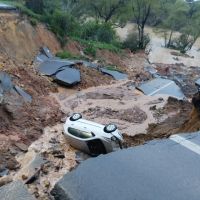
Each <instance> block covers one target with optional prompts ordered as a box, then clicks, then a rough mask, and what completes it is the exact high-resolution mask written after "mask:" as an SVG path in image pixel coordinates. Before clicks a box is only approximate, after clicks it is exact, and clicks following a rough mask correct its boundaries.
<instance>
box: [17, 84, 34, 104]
mask: <svg viewBox="0 0 200 200" xmlns="http://www.w3.org/2000/svg"><path fill="white" fill-rule="evenodd" d="M14 89H15V90H16V92H17V93H18V94H19V95H20V96H22V97H23V98H24V101H26V102H29V103H31V101H32V97H31V95H29V94H28V93H26V92H25V91H24V90H22V89H21V88H20V87H18V86H17V85H15V86H14Z"/></svg>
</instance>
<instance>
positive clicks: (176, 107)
mask: <svg viewBox="0 0 200 200" xmlns="http://www.w3.org/2000/svg"><path fill="white" fill-rule="evenodd" d="M156 111H157V112H159V113H161V115H163V114H164V115H167V118H166V119H165V120H163V121H162V122H159V123H152V124H150V125H149V127H148V130H147V133H146V134H138V135H135V136H134V137H130V136H128V135H125V136H124V137H125V141H126V145H127V147H131V146H137V145H142V144H144V143H145V142H147V141H150V140H154V139H162V138H168V137H169V136H170V135H173V134H176V133H181V132H185V131H186V132H190V131H191V132H192V131H197V130H198V129H199V127H200V126H199V123H198V120H197V121H196V122H197V123H198V125H197V126H195V125H194V124H193V125H194V126H193V129H191V128H189V127H190V125H189V123H188V120H190V119H191V117H190V116H191V115H192V116H194V114H192V113H191V111H192V104H191V103H190V102H187V101H182V100H177V99H174V98H169V99H168V102H167V104H166V105H165V106H164V107H163V108H162V109H159V110H157V109H156ZM194 121H195V120H194ZM194 121H193V122H194ZM183 127H185V128H183ZM186 127H187V128H186Z"/></svg>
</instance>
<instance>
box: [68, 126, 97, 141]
mask: <svg viewBox="0 0 200 200" xmlns="http://www.w3.org/2000/svg"><path fill="white" fill-rule="evenodd" d="M68 132H69V133H70V134H72V135H74V136H76V137H79V138H82V139H87V138H91V137H94V136H93V135H92V133H89V132H85V131H81V130H78V129H75V128H71V127H69V128H68Z"/></svg>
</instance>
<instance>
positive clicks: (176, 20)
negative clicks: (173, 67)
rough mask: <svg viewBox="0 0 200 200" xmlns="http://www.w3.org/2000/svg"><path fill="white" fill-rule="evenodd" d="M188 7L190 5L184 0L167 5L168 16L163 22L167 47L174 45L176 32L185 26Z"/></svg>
mask: <svg viewBox="0 0 200 200" xmlns="http://www.w3.org/2000/svg"><path fill="white" fill-rule="evenodd" d="M188 9H189V7H188V5H187V4H186V3H185V2H184V1H182V0H177V1H176V2H175V3H174V4H166V5H165V10H166V12H167V13H168V16H167V17H166V19H165V20H164V21H163V23H162V27H163V28H164V37H165V47H167V48H169V47H171V46H172V42H173V40H172V39H173V34H174V32H176V31H180V30H181V29H182V27H184V26H185V23H186V21H187V13H188Z"/></svg>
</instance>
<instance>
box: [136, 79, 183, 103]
mask: <svg viewBox="0 0 200 200" xmlns="http://www.w3.org/2000/svg"><path fill="white" fill-rule="evenodd" d="M137 89H139V90H140V91H142V92H143V93H144V94H145V95H148V96H154V95H157V94H167V95H169V96H171V97H175V98H177V99H185V95H184V94H183V93H182V91H181V89H180V88H179V87H178V86H177V85H176V83H175V82H174V81H171V80H168V79H163V78H156V79H153V80H151V81H148V82H145V83H143V84H141V85H140V86H139V87H137Z"/></svg>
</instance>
